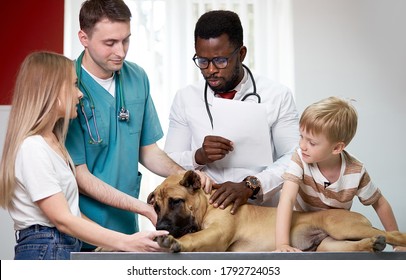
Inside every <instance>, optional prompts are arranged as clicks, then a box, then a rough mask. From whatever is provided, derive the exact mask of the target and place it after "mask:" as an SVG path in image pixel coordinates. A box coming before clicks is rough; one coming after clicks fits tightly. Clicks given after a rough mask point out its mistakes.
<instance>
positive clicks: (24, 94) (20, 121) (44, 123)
mask: <svg viewBox="0 0 406 280" xmlns="http://www.w3.org/2000/svg"><path fill="white" fill-rule="evenodd" d="M73 73H74V72H73V62H72V61H71V60H70V59H68V58H66V57H65V56H63V55H60V54H57V53H53V52H33V53H31V54H29V55H28V56H27V57H26V58H25V60H24V61H23V62H22V64H21V66H20V69H19V72H18V75H17V80H16V83H15V88H14V93H13V101H12V104H11V111H10V116H9V121H8V127H7V133H6V138H5V143H4V148H3V155H2V158H1V163H0V206H1V207H3V208H8V207H9V206H10V203H11V200H12V197H13V194H14V189H15V187H16V185H17V184H18V180H17V178H16V177H15V162H16V155H17V152H18V149H19V147H20V145H21V143H22V142H23V141H24V139H25V138H27V137H28V136H31V135H37V134H42V133H44V132H45V131H46V130H49V128H52V130H53V132H54V134H55V135H56V137H57V139H58V141H59V142H60V144H61V146H62V147H64V143H65V138H66V133H67V130H68V126H69V119H70V115H71V112H72V110H73V105H72V102H65V103H66V113H65V117H64V118H60V119H58V115H57V111H58V110H57V109H56V108H57V107H58V104H59V102H60V99H59V98H60V97H61V98H64V100H66V101H69V100H71V99H70V98H74V97H73V94H72V92H73V90H74V89H73V85H72V86H71V87H70V86H69V85H70V84H71V83H70V82H69V81H72V80H73V76H72V75H74V74H73ZM64 87H65V88H64ZM63 89H64V90H63ZM62 90H63V91H62ZM33 168H35V167H33Z"/></svg>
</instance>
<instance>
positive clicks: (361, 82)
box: [0, 0, 406, 259]
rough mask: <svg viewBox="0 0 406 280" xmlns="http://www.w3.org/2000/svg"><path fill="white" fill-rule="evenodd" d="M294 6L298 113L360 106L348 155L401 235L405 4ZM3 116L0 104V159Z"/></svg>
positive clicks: (0, 249) (6, 246)
mask: <svg viewBox="0 0 406 280" xmlns="http://www.w3.org/2000/svg"><path fill="white" fill-rule="evenodd" d="M292 8H293V31H294V65H295V95H296V101H297V106H298V109H299V111H300V112H302V111H303V109H304V108H305V107H306V106H307V105H309V104H310V103H312V102H315V101H317V100H319V99H321V98H324V97H328V96H330V95H339V96H344V97H349V98H354V99H356V100H357V102H356V103H355V106H356V107H357V110H358V113H359V129H358V133H357V135H356V137H355V139H354V140H353V142H352V143H351V144H350V145H349V148H348V150H349V151H350V152H351V153H353V154H355V155H356V156H357V157H358V158H359V159H361V160H362V161H363V162H364V163H365V164H366V166H367V169H368V171H369V172H370V175H371V177H372V179H373V181H374V182H375V183H376V184H377V185H379V186H380V188H381V190H382V191H383V193H384V195H385V196H386V198H387V199H388V200H389V202H390V203H391V205H392V207H393V210H394V212H395V215H396V216H397V219H398V223H399V227H400V230H401V231H404V232H406V204H405V203H404V200H405V199H406V188H405V186H404V184H405V183H404V182H403V180H402V179H403V176H402V175H403V173H402V172H404V171H403V168H402V167H403V162H402V161H401V160H402V159H403V158H404V157H405V156H406V154H405V149H404V147H403V143H404V139H405V138H406V137H405V136H406V135H405V134H406V124H405V120H406V110H404V105H405V104H406V95H405V91H406V81H405V79H404V74H405V73H406V71H405V70H406V69H405V67H406V66H405V65H406V51H405V50H406V36H405V34H406V33H405V32H404V27H405V26H406V18H405V17H404V16H403V11H405V10H406V1H404V0H386V1H382V0H292ZM75 24H76V23H72V26H75ZM72 29H73V27H72ZM77 29H78V27H77V28H75V30H77ZM256 40H258V41H260V40H261V39H260V38H256ZM185 59H189V57H186V58H185ZM8 110H9V107H7V106H0V153H1V149H2V146H3V139H4V134H5V129H6V122H7V117H8ZM164 131H166V128H165V127H164ZM353 210H355V211H359V212H361V213H363V214H364V215H366V216H367V217H368V218H369V219H370V220H371V221H372V223H373V224H374V225H375V226H377V227H381V224H380V222H379V219H377V217H376V214H375V212H374V211H373V209H372V207H364V206H362V205H360V204H359V203H358V202H357V201H355V203H354V207H353ZM0 229H1V231H0V259H12V258H13V246H14V232H13V225H12V222H11V220H10V218H9V217H8V214H7V212H6V211H4V210H3V209H0ZM388 249H390V248H388Z"/></svg>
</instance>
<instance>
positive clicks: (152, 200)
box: [147, 192, 155, 205]
mask: <svg viewBox="0 0 406 280" xmlns="http://www.w3.org/2000/svg"><path fill="white" fill-rule="evenodd" d="M147 203H148V204H151V205H153V204H154V203H155V193H154V192H152V193H150V194H149V195H148V198H147Z"/></svg>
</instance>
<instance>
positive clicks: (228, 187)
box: [209, 181, 252, 214]
mask: <svg viewBox="0 0 406 280" xmlns="http://www.w3.org/2000/svg"><path fill="white" fill-rule="evenodd" d="M213 188H214V189H217V190H216V191H215V192H214V193H213V194H212V195H211V197H210V199H209V203H210V204H212V205H213V207H216V208H217V207H218V208H220V209H225V208H226V207H227V206H228V205H230V204H231V203H232V204H233V206H232V207H231V211H230V212H231V214H235V213H236V212H237V209H238V207H240V206H241V205H243V204H246V203H247V201H248V198H250V197H251V195H252V190H251V189H249V188H247V186H246V185H245V182H241V183H234V182H229V181H228V182H225V183H223V184H214V185H213Z"/></svg>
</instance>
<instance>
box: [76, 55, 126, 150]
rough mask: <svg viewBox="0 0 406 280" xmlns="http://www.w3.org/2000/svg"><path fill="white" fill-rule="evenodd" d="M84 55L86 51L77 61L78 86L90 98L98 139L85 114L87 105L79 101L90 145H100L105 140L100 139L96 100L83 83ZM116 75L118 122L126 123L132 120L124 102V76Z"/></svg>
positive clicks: (117, 72)
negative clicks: (118, 103) (118, 97)
mask: <svg viewBox="0 0 406 280" xmlns="http://www.w3.org/2000/svg"><path fill="white" fill-rule="evenodd" d="M83 55H84V51H83V52H82V53H81V54H80V56H79V57H78V59H77V61H76V75H77V77H78V86H82V88H83V90H84V91H85V94H86V96H87V97H88V98H89V106H90V110H91V112H92V117H93V125H94V129H95V132H96V137H94V135H93V134H92V130H91V128H90V124H89V119H88V117H87V115H86V112H85V104H84V102H83V99H80V100H79V105H80V109H81V112H82V114H83V116H84V118H85V122H86V127H87V132H88V133H89V137H90V140H89V143H90V144H99V143H101V142H102V141H103V139H102V138H101V137H100V134H99V128H98V126H97V120H96V114H95V109H96V107H95V105H94V100H93V96H92V94H91V93H90V90H89V89H88V88H87V86H86V85H85V84H84V83H83V81H82V59H83ZM115 75H117V77H118V85H117V87H118V92H119V95H120V111H119V113H118V116H117V118H118V120H119V121H126V122H128V121H129V120H130V112H129V111H128V110H127V109H126V106H125V100H124V93H123V83H122V79H123V78H122V75H121V73H120V71H116V72H115ZM113 79H115V77H113Z"/></svg>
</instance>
